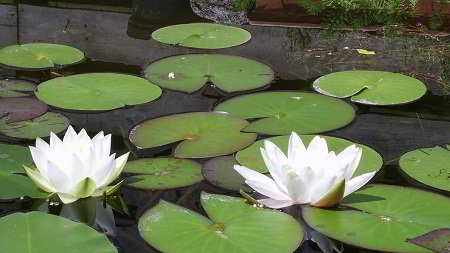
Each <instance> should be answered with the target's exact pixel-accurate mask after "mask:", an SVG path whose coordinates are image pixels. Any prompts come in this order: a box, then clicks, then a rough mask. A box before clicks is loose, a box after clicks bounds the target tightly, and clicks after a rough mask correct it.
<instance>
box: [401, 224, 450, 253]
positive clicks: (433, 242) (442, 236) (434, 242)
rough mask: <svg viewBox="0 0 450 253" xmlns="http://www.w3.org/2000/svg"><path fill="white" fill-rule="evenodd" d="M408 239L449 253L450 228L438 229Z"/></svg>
mask: <svg viewBox="0 0 450 253" xmlns="http://www.w3.org/2000/svg"><path fill="white" fill-rule="evenodd" d="M406 241H407V242H410V243H414V244H416V245H418V246H421V247H424V248H426V249H430V250H432V251H434V252H437V253H449V252H450V228H442V229H437V230H434V231H431V232H429V233H426V234H424V235H421V236H418V237H416V238H412V239H407V240H406Z"/></svg>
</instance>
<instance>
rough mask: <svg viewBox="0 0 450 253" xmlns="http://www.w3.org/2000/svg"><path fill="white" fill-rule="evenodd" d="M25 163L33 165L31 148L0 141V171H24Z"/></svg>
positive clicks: (29, 165)
mask: <svg viewBox="0 0 450 253" xmlns="http://www.w3.org/2000/svg"><path fill="white" fill-rule="evenodd" d="M23 165H25V166H27V167H31V166H33V159H32V158H31V153H30V149H28V148H27V147H24V146H19V145H10V144H3V143H0V172H4V173H15V172H18V173H22V172H24V169H23ZM0 194H1V193H0Z"/></svg>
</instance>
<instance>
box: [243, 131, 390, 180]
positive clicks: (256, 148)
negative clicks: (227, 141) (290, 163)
mask: <svg viewBox="0 0 450 253" xmlns="http://www.w3.org/2000/svg"><path fill="white" fill-rule="evenodd" d="M321 137H323V138H325V140H326V141H327V145H328V150H329V151H334V152H335V153H336V154H339V153H340V152H341V151H342V150H344V149H345V148H346V147H348V146H350V145H352V144H356V146H357V147H361V148H362V157H361V161H360V163H359V166H358V169H357V170H356V171H355V174H354V176H359V175H362V174H364V173H367V172H372V171H378V170H379V169H381V167H382V166H383V158H382V157H381V155H380V154H378V153H377V152H376V151H375V150H373V149H371V148H370V147H368V146H365V145H362V144H358V143H353V142H351V141H347V140H344V139H341V138H336V137H331V136H321ZM300 138H301V139H302V141H303V143H304V144H305V146H308V145H309V143H310V142H311V141H312V139H313V138H314V135H300ZM265 140H269V141H271V142H273V143H274V144H275V145H277V146H278V147H279V148H280V149H281V150H282V151H283V152H284V153H285V154H287V151H288V144H289V136H276V137H272V138H268V139H265ZM263 147H264V140H259V141H257V142H255V143H253V144H252V145H251V146H249V147H248V148H246V149H244V150H241V151H239V152H237V154H236V160H237V161H238V162H239V163H240V164H241V165H243V166H246V167H247V168H249V169H253V170H256V171H259V172H262V173H265V172H268V169H267V167H266V165H265V163H264V160H263V158H262V156H261V152H260V148H263Z"/></svg>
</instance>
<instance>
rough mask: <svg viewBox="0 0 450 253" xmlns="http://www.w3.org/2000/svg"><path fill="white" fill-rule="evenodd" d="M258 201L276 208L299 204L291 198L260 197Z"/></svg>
mask: <svg viewBox="0 0 450 253" xmlns="http://www.w3.org/2000/svg"><path fill="white" fill-rule="evenodd" d="M258 202H260V203H261V204H263V205H265V206H267V207H270V208H274V209H279V208H283V207H288V206H292V205H295V204H297V203H295V202H294V201H291V200H276V199H260V200H258Z"/></svg>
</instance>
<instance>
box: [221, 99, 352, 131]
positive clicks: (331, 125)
mask: <svg viewBox="0 0 450 253" xmlns="http://www.w3.org/2000/svg"><path fill="white" fill-rule="evenodd" d="M214 111H222V112H228V113H230V114H232V115H234V116H236V117H239V118H243V119H258V120H256V121H253V122H252V123H251V124H250V125H249V126H247V127H246V128H244V129H243V131H244V132H256V133H260V134H270V135H284V134H290V133H291V132H293V131H294V132H297V133H299V134H310V133H320V132H325V131H330V130H333V129H336V128H339V127H343V126H345V125H347V124H348V123H350V122H351V121H352V120H353V118H354V117H355V111H354V110H353V107H352V106H351V105H349V104H347V103H345V102H344V101H341V100H339V99H335V98H330V97H327V96H322V95H317V94H314V93H304V92H261V93H254V94H249V95H242V96H238V97H234V98H231V99H229V100H226V101H225V102H223V103H221V104H219V105H217V106H216V107H215V108H214Z"/></svg>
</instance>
